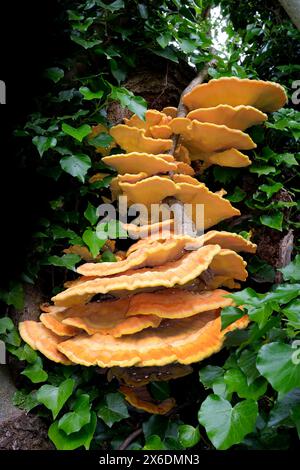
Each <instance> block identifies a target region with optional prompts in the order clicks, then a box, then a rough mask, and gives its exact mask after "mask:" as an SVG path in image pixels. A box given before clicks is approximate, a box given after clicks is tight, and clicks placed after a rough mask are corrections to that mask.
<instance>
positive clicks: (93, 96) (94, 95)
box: [79, 86, 104, 142]
mask: <svg viewBox="0 0 300 470" xmlns="http://www.w3.org/2000/svg"><path fill="white" fill-rule="evenodd" d="M79 91H80V93H81V94H82V95H83V99H84V100H87V101H91V100H100V99H101V98H102V96H103V94H104V91H102V90H99V91H96V92H94V91H91V90H90V89H89V88H88V87H87V86H81V87H80V88H79ZM81 127H82V126H81ZM88 133H89V132H88ZM84 137H86V136H84ZM80 142H81V141H80Z"/></svg>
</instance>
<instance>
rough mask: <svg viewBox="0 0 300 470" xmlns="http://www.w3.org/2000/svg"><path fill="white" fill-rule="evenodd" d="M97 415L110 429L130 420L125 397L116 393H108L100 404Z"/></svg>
mask: <svg viewBox="0 0 300 470" xmlns="http://www.w3.org/2000/svg"><path fill="white" fill-rule="evenodd" d="M97 415H98V416H99V418H101V419H102V420H103V421H104V423H105V424H106V425H107V426H108V427H110V428H111V427H112V425H113V424H114V423H118V422H119V421H122V419H124V418H128V416H129V414H128V410H127V406H126V403H125V400H124V398H123V396H122V395H121V394H120V393H118V392H116V393H108V394H107V395H106V396H105V397H104V398H103V400H102V402H101V403H100V405H99V407H98V410H97Z"/></svg>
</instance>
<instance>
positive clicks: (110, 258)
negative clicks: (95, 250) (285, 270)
mask: <svg viewBox="0 0 300 470" xmlns="http://www.w3.org/2000/svg"><path fill="white" fill-rule="evenodd" d="M101 261H102V262H103V263H114V262H116V261H117V258H116V256H115V255H114V254H113V253H112V252H111V251H110V250H105V251H104V253H102V256H101Z"/></svg>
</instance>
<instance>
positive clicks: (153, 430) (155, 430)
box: [143, 415, 168, 439]
mask: <svg viewBox="0 0 300 470" xmlns="http://www.w3.org/2000/svg"><path fill="white" fill-rule="evenodd" d="M167 428H168V419H167V418H166V417H165V416H160V415H152V416H151V417H150V418H149V419H148V421H144V423H143V432H144V435H145V438H146V439H148V438H149V437H150V436H152V435H154V434H155V435H158V436H159V437H161V438H162V439H164V437H165V435H166V432H167Z"/></svg>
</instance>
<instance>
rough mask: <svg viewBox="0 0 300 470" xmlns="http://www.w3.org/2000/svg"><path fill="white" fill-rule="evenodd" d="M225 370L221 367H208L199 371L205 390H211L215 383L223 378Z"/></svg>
mask: <svg viewBox="0 0 300 470" xmlns="http://www.w3.org/2000/svg"><path fill="white" fill-rule="evenodd" d="M223 375H224V370H223V369H222V367H219V366H210V365H208V366H206V367H203V368H202V369H200V371H199V380H200V382H201V383H202V384H203V385H204V387H205V388H211V387H212V385H213V383H214V382H215V381H216V380H217V379H219V378H220V377H223Z"/></svg>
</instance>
